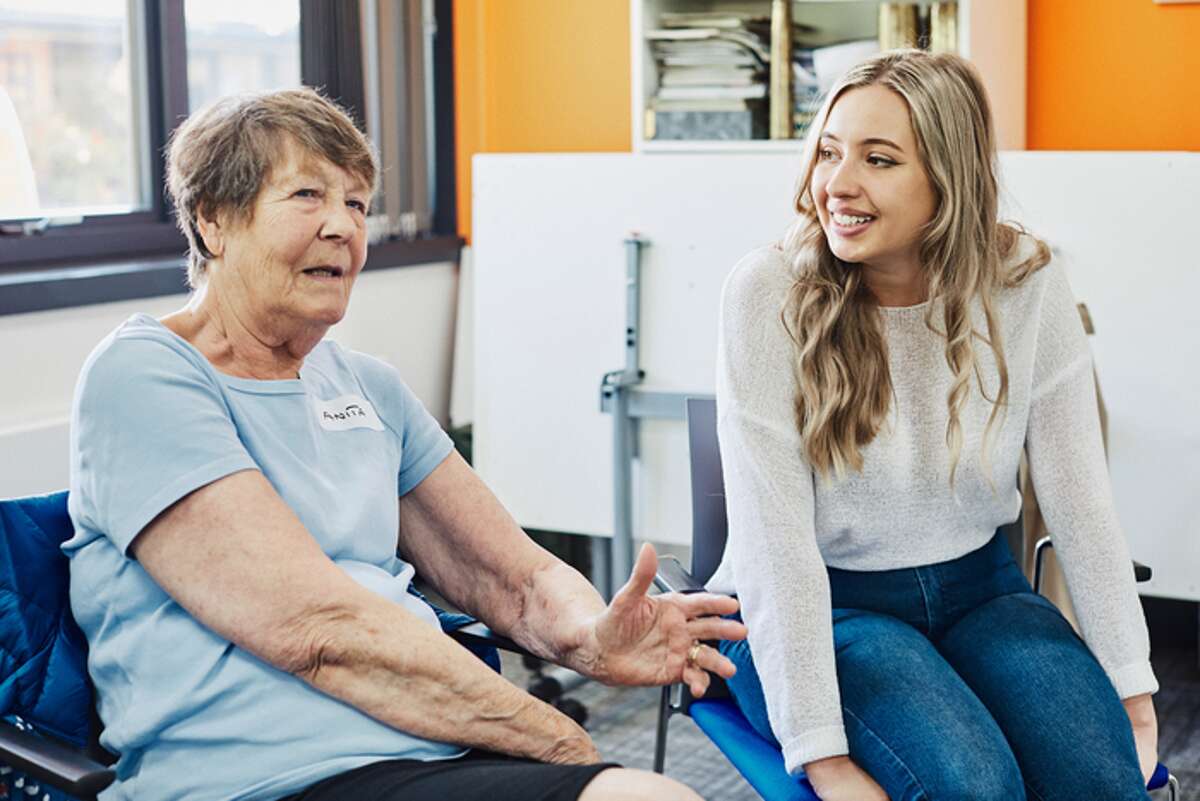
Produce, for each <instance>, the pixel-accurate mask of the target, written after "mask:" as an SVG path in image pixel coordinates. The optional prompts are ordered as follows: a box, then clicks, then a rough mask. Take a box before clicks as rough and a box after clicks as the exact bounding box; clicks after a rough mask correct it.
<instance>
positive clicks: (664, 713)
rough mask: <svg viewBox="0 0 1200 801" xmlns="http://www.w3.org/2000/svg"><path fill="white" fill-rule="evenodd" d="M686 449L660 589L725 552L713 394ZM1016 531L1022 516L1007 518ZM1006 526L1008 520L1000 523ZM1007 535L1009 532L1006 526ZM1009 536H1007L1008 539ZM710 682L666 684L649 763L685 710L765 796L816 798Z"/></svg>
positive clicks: (1153, 785) (695, 419)
mask: <svg viewBox="0 0 1200 801" xmlns="http://www.w3.org/2000/svg"><path fill="white" fill-rule="evenodd" d="M687 425H688V448H689V453H690V457H689V458H690V463H691V483H692V569H691V572H690V574H689V573H688V572H687V571H685V570H684V569H683V567H682V565H680V564H679V561H678V560H677V559H675V558H674V557H671V556H665V557H662V558H661V559H660V560H659V561H660V565H661V567H660V570H659V574H658V575H657V576H656V577H655V584H656V585H657V586H658V588H659V589H660V590H663V591H665V592H698V591H700V590H702V589H703V588H704V583H705V582H706V581H708V579H709V578H710V577H711V576H712V574H713V572H714V571H716V569H717V565H718V564H719V563H720V561H721V557H722V555H723V554H724V551H725V538H726V535H727V531H728V519H727V518H726V511H725V481H724V477H723V476H722V474H721V453H720V448H719V445H718V442H717V405H716V401H714V400H713V399H711V398H688V400H687ZM1010 526H1012V527H1016V528H1015V530H1016V531H1017V532H1019V531H1020V528H1019V527H1020V526H1021V519H1020V518H1018V519H1017V521H1016V522H1015V523H1012V524H1010ZM1006 528H1007V527H1006ZM1005 533H1006V535H1011V534H1012V533H1013V532H1011V531H1006V532H1005ZM1012 539H1013V538H1012V536H1009V541H1010V542H1012ZM1050 547H1051V545H1050V538H1049V537H1045V538H1043V539H1042V540H1040V541H1039V542H1038V544H1037V547H1036V550H1035V553H1036V557H1035V575H1034V591H1035V592H1037V591H1038V590H1039V589H1040V585H1041V579H1042V558H1043V556H1044V554H1045V553H1046V550H1047V549H1048V548H1050ZM1134 574H1135V578H1136V579H1137V580H1138V581H1148V580H1149V579H1150V568H1148V567H1146V566H1145V565H1142V564H1139V563H1137V562H1134ZM709 678H710V680H711V682H712V683H711V685H710V687H709V691H708V692H707V693H705V696H704V698H700V699H696V698H692V696H691V693H689V692H688V688H687V686H686V685H676V686H674V687H664V688H663V692H662V700H661V702H660V705H659V712H658V735H657V738H656V740H655V744H654V770H655V771H656V772H658V773H662V772H663V766H664V763H665V761H666V748H667V728H668V726H669V724H670V721H671V718H672V717H673V716H674V715H676V714H679V713H683V714H685V715H687V716H689V717H690V718H691V719H692V720H693V721H695V723H696V725H697V726H699V727H700V729H701V731H703V732H704V733H705V734H706V735H708V738H709V739H710V740H712V741H713V743H714V744H715V745H716V746H717V748H719V749H720V750H721V751H722V753H724V754H725V756H726V757H727V758H728V759H729V761H730V762H732V763H733V765H734V767H736V768H737V769H738V771H739V772H740V773H741V774H742V775H743V776H744V777H745V778H746V781H747V782H749V783H750V786H751V787H753V788H754V789H755V790H756V791H757V792H758V794H759V795H760V796H762V797H763V798H764V799H766V801H820V799H819V798H818V797H817V794H816V793H815V792H814V791H813V789H812V785H811V784H809V782H808V780H807V779H805V778H803V777H801V778H800V779H799V780H797V779H796V778H794V777H792V776H790V775H789V774H788V772H787V770H786V769H785V768H784V764H783V753H782V752H781V751H780V750H779V748H778V746H776V745H775V744H774V743H772V742H770V741H768V740H766V739H764V738H763V737H762V736H761V735H760V734H759V733H758V732H757V731H755V729H754V727H752V726H751V725H750V723H749V722H748V721H747V720H746V718H745V716H743V715H742V713H741V710H740V709H738V706H737V703H736V702H735V701H734V700H733V699H732V698H731V697H729V690H728V688H727V687H725V685H724V682H723V681H722V680H721V679H720V678H719V677H717V676H715V675H711V674H710V676H709ZM1161 787H1167V788H1168V792H1169V798H1170V799H1171V801H1176V799H1177V797H1178V793H1179V783H1178V782H1177V781H1176V779H1175V777H1174V776H1172V775H1171V774H1170V773H1169V772H1168V771H1167V769H1166V767H1165V766H1163V765H1161V764H1160V765H1158V767H1157V769H1156V770H1155V772H1154V775H1153V776H1152V777H1151V779H1150V782H1149V783H1148V785H1147V789H1148V790H1157V789H1159V788H1161Z"/></svg>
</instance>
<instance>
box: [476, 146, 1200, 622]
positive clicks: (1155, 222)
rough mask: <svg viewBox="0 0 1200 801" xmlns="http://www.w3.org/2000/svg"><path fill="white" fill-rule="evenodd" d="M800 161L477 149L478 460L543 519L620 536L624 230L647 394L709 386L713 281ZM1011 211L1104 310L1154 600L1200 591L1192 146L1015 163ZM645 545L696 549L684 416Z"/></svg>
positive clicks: (1081, 293) (1125, 500)
mask: <svg viewBox="0 0 1200 801" xmlns="http://www.w3.org/2000/svg"><path fill="white" fill-rule="evenodd" d="M796 169H797V164H796V156H795V155H794V154H778V153H776V154H770V153H763V154H696V155H691V154H688V155H682V154H594V155H593V154H548V155H482V156H477V157H476V158H475V167H474V204H475V208H474V218H473V219H474V237H473V238H474V243H473V244H474V250H475V270H476V297H475V312H476V320H475V324H476V352H475V360H476V368H475V459H476V465H477V468H478V469H479V471H480V473H481V474H482V475H483V477H484V479H485V480H486V481H487V482H488V483H489V484H490V485H491V486H492V487H493V488H494V489H495V490H496V492H497V493H498V494H499V496H500V498H501V500H502V501H503V502H504V503H505V504H506V505H507V506H508V508H509V509H510V510H512V511H513V513H514V514H515V515H516V517H517V519H518V521H519V522H520V523H521V524H522V525H524V526H527V527H530V528H543V529H551V530H558V531H568V532H575V533H582V534H593V535H609V534H611V529H612V510H611V503H612V478H611V476H612V457H611V421H610V419H609V417H608V415H605V414H603V413H601V412H600V407H599V385H600V378H601V376H602V375H603V374H604V373H605V372H606V371H608V370H614V369H619V368H620V367H622V366H623V363H624V346H623V328H624V324H625V320H624V312H625V306H624V304H625V294H624V275H625V261H624V259H625V254H624V249H623V246H622V240H623V239H624V238H625V237H626V236H627V235H628V234H629V233H631V232H635V231H636V232H638V233H640V234H641V235H642V236H644V237H645V238H647V239H648V240H649V241H650V245H649V247H648V248H647V249H646V251H645V256H644V261H643V280H642V285H643V293H642V320H641V324H642V340H641V343H642V367H643V369H644V370H645V371H646V382H645V384H644V387H645V388H646V389H650V390H660V391H670V392H697V393H705V394H707V393H711V392H712V391H713V370H714V357H715V348H716V312H717V302H718V296H719V292H720V287H721V283H722V281H723V280H724V277H725V275H726V274H727V273H728V272H729V269H730V268H731V267H732V266H733V264H734V263H735V262H736V261H737V260H738V259H739V258H740V257H741V256H742V255H743V254H744V253H746V252H747V251H749V250H751V249H752V248H755V247H757V246H759V245H762V244H764V243H767V242H771V241H773V240H775V239H777V238H778V237H779V236H780V234H781V233H782V232H783V230H784V229H785V227H786V226H787V224H788V222H789V220H790V218H791V216H792V212H791V201H792V193H793V188H794V180H795V173H796ZM1002 169H1003V172H1004V180H1005V182H1006V185H1007V187H1008V190H1009V194H1010V198H1011V199H1010V200H1009V202H1008V204H1007V205H1008V207H1009V208H1010V209H1011V215H1012V216H1014V217H1016V218H1017V219H1020V220H1021V221H1023V222H1024V223H1025V224H1026V225H1027V227H1029V228H1030V229H1031V230H1033V231H1034V232H1036V233H1038V234H1040V235H1042V236H1043V237H1045V238H1046V239H1048V240H1049V241H1050V242H1051V244H1052V245H1053V246H1054V247H1055V248H1056V249H1057V251H1058V252H1059V254H1060V256H1061V258H1063V259H1064V260H1065V263H1066V264H1067V269H1068V273H1069V274H1070V276H1071V280H1072V283H1073V285H1074V287H1075V291H1076V294H1077V295H1078V297H1079V298H1080V299H1081V300H1085V301H1086V302H1087V303H1088V305H1089V306H1090V308H1091V310H1092V314H1093V317H1094V319H1095V322H1096V327H1097V334H1096V336H1095V337H1094V339H1093V348H1094V350H1095V353H1096V359H1097V363H1098V365H1099V368H1100V371H1101V380H1102V382H1103V385H1104V391H1105V393H1106V398H1107V400H1108V404H1109V409H1110V415H1111V429H1112V430H1111V435H1110V436H1111V440H1112V443H1111V444H1112V472H1113V481H1114V487H1115V493H1116V499H1117V504H1118V510H1119V512H1120V513H1121V518H1122V521H1123V522H1124V524H1125V527H1126V529H1127V531H1128V534H1129V538H1130V541H1131V543H1132V544H1133V547H1134V551H1135V553H1136V554H1137V556H1138V557H1139V558H1140V559H1142V561H1146V562H1148V563H1151V564H1152V565H1153V566H1154V568H1155V580H1154V582H1153V584H1152V585H1151V586H1150V587H1148V588H1147V590H1146V591H1147V592H1150V593H1152V594H1158V595H1164V596H1173V597H1181V598H1193V599H1200V492H1197V490H1200V468H1198V467H1197V461H1198V460H1200V415H1198V414H1197V413H1196V410H1197V408H1200V372H1198V371H1197V369H1196V368H1197V366H1198V365H1200V333H1197V331H1196V328H1195V324H1194V320H1196V319H1198V318H1200V315H1198V314H1197V313H1196V312H1195V311H1194V310H1193V309H1192V308H1191V307H1192V305H1193V304H1194V303H1195V300H1196V298H1197V297H1200V269H1197V268H1198V267H1200V258H1198V257H1197V255H1196V251H1195V248H1194V246H1193V244H1192V239H1193V233H1192V230H1193V227H1194V225H1195V222H1194V221H1195V220H1196V219H1197V218H1198V215H1200V200H1197V190H1196V187H1197V186H1200V155H1195V154H1166V153H1140V154H1139V153H1126V154H1110V153H1086V154H1085V153H1071V154H1067V153H1006V154H1004V155H1003V156H1002ZM639 442H640V448H641V453H640V459H639V461H638V464H637V467H636V470H635V473H634V493H635V498H636V502H635V514H634V530H635V535H636V536H638V537H639V538H645V539H652V540H656V541H663V542H676V543H687V542H688V541H689V540H690V505H689V502H688V487H687V468H686V461H687V445H686V438H685V436H684V431H683V426H682V424H681V423H678V422H673V421H644V422H643V423H642V424H641V433H640V437H639Z"/></svg>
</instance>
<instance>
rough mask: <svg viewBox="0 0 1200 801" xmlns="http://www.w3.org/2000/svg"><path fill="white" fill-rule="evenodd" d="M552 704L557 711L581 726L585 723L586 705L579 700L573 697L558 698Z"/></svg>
mask: <svg viewBox="0 0 1200 801" xmlns="http://www.w3.org/2000/svg"><path fill="white" fill-rule="evenodd" d="M554 706H555V708H556V709H558V711H559V712H562V713H563V714H564V715H566V716H567V717H569V718H570V719H571V720H573V721H575V722H576V723H578V724H579V725H580V726H583V725H585V724H586V723H587V719H588V711H587V707H586V706H584V705H583V704H582V703H580V702H579V701H576V700H575V699H574V698H559V699H558V700H556V701H555V702H554Z"/></svg>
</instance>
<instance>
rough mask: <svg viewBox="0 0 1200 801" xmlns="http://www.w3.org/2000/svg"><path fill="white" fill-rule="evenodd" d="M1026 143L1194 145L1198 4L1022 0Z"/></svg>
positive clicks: (1199, 126)
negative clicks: (1025, 51) (1025, 46)
mask: <svg viewBox="0 0 1200 801" xmlns="http://www.w3.org/2000/svg"><path fill="white" fill-rule="evenodd" d="M1028 48H1029V50H1028V54H1029V55H1028V58H1029V71H1028V74H1029V78H1028V80H1029V87H1028V90H1027V91H1028V100H1027V128H1026V139H1027V146H1028V147H1029V148H1030V149H1031V150H1034V149H1037V150H1200V82H1198V80H1200V3H1188V4H1184V5H1169V4H1164V5H1160V4H1156V3H1154V2H1152V0H1029V38H1028Z"/></svg>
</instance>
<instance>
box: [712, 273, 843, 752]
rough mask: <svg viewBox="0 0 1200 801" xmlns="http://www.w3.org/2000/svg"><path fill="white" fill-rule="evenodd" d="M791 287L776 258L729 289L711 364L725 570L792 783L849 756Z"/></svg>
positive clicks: (732, 280)
mask: <svg viewBox="0 0 1200 801" xmlns="http://www.w3.org/2000/svg"><path fill="white" fill-rule="evenodd" d="M789 284H790V279H789V277H788V274H787V269H786V265H785V263H784V261H783V259H782V257H781V256H780V255H779V254H778V253H777V252H776V251H774V250H766V249H764V250H760V251H756V252H755V253H752V254H750V255H749V256H747V257H746V258H745V259H743V260H742V261H741V262H740V263H739V264H738V266H737V267H736V268H735V269H734V271H733V273H732V274H731V275H730V277H729V278H728V279H727V280H726V283H725V287H724V290H723V292H722V300H721V322H720V336H719V347H718V355H717V412H718V423H717V431H718V436H719V440H720V447H721V459H722V467H723V472H724V477H725V494H726V504H727V509H728V515H729V539H728V542H727V544H726V555H725V558H726V559H727V560H731V562H732V567H733V582H734V585H735V587H736V588H737V592H738V597H739V600H740V601H741V604H742V615H743V619H744V620H745V623H746V626H747V628H748V629H749V637H748V641H749V644H750V652H751V655H752V656H753V659H754V665H755V668H756V669H757V672H758V674H759V677H760V679H761V681H762V687H763V694H764V695H765V697H766V701H767V713H768V716H769V718H770V721H771V728H772V730H773V731H774V733H775V736H776V738H777V739H778V740H779V742H780V743H781V744H782V746H783V755H784V761H785V763H786V765H787V770H788V771H789V772H791V773H797V772H799V771H800V770H801V769H802V767H803V765H804V763H806V762H810V761H813V760H816V759H821V758H824V757H829V756H837V755H841V754H846V753H848V752H849V748H848V745H847V741H846V734H845V729H844V727H843V724H842V710H841V700H840V696H839V693H838V685H837V674H836V663H835V660H834V648H833V624H832V621H831V609H830V594H829V583H828V577H827V575H826V572H825V566H824V563H823V561H822V559H821V555H820V552H819V551H818V549H817V541H816V535H815V530H814V507H813V480H814V479H813V473H812V470H811V468H810V467H809V465H808V463H807V461H806V460H805V459H804V457H803V451H802V448H801V443H800V436H799V432H798V431H797V428H796V423H795V415H794V411H793V410H794V396H795V379H794V375H795V373H794V370H793V366H792V365H793V362H792V345H791V340H790V338H789V336H788V333H787V331H786V330H785V328H784V327H783V322H782V319H781V317H780V310H781V308H782V305H783V301H784V298H785V297H786V293H787V290H788V286H789Z"/></svg>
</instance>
